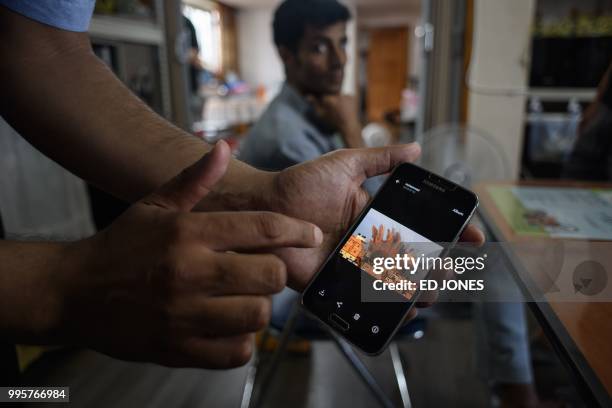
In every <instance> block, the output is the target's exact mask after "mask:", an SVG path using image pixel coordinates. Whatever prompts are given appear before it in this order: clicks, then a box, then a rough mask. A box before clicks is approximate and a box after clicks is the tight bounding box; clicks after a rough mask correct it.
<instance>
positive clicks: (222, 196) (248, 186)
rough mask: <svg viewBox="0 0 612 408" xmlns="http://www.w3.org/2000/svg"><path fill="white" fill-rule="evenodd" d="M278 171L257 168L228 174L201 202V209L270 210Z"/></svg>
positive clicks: (199, 206) (198, 207)
mask: <svg viewBox="0 0 612 408" xmlns="http://www.w3.org/2000/svg"><path fill="white" fill-rule="evenodd" d="M277 174H278V173H276V172H268V171H263V170H257V169H254V168H252V167H249V168H248V171H240V173H239V174H237V173H235V174H231V175H229V176H226V179H225V180H224V182H223V183H219V184H218V185H217V187H216V188H215V189H214V190H213V191H211V192H210V193H209V194H208V195H207V196H206V198H205V199H204V200H203V201H202V202H200V204H199V205H198V206H197V209H198V210H200V211H269V210H270V209H271V207H272V204H273V197H274V184H275V178H276V175H277Z"/></svg>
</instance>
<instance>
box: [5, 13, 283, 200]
mask: <svg viewBox="0 0 612 408" xmlns="http://www.w3.org/2000/svg"><path fill="white" fill-rule="evenodd" d="M0 37H1V38H2V42H0V60H1V61H2V64H0V89H2V94H3V95H2V99H1V100H0V115H2V116H3V117H4V118H5V119H6V120H7V121H8V122H9V123H10V124H11V125H12V126H13V127H14V128H15V129H16V130H17V131H19V133H20V134H22V135H23V136H24V137H25V138H26V139H27V140H28V141H29V142H30V143H32V144H33V145H34V146H36V147H37V148H38V149H39V150H41V151H42V152H43V153H44V154H46V155H47V156H49V157H51V158H52V159H54V160H55V161H57V162H59V163H61V164H62V165H63V166H64V167H66V168H67V169H69V170H70V171H72V172H74V173H75V174H77V175H79V176H80V177H82V178H84V179H85V180H87V181H89V182H91V183H93V184H95V185H97V186H99V187H100V188H102V189H104V190H106V191H108V192H110V193H112V194H114V195H116V196H118V197H121V198H123V199H125V200H128V201H134V200H136V199H138V198H140V197H142V196H144V195H146V194H147V193H148V192H150V191H152V190H154V189H155V188H156V187H158V186H160V185H161V184H163V183H164V182H165V181H167V180H168V179H170V178H172V177H173V176H174V175H175V174H177V173H178V172H180V171H181V169H183V168H185V167H187V166H188V165H190V164H192V163H194V162H196V161H197V160H198V159H199V158H201V157H202V155H203V154H204V153H205V152H207V151H208V150H209V149H210V148H209V147H208V146H207V145H206V144H205V143H203V142H202V141H200V140H198V139H196V138H195V137H193V136H191V135H189V134H187V133H186V132H183V131H182V130H180V129H178V128H177V127H175V126H173V125H171V124H170V123H168V122H167V121H166V120H164V119H163V118H161V117H160V116H158V115H157V114H156V113H154V112H153V111H152V110H151V109H149V108H148V107H147V106H146V105H145V104H144V103H143V102H142V101H140V100H139V99H138V98H137V97H136V96H134V95H133V94H132V93H131V92H130V91H129V90H128V89H127V88H126V87H125V86H124V85H123V84H122V83H121V82H120V81H119V80H118V79H117V78H116V77H115V75H114V74H113V73H112V72H111V71H110V70H109V69H108V68H107V67H106V65H104V63H102V62H101V61H100V60H99V59H98V58H97V57H96V56H95V55H94V54H93V52H92V50H91V46H90V42H89V37H88V36H87V34H84V33H74V32H68V31H63V30H58V29H55V28H52V27H50V26H47V25H44V24H41V23H38V22H35V21H33V20H30V19H28V18H26V17H23V16H21V15H19V14H17V13H14V12H11V11H9V10H8V9H6V8H4V7H1V6H0ZM266 176H267V174H266V173H264V172H260V171H257V170H255V169H253V168H251V167H249V166H247V165H245V164H242V163H240V162H238V161H237V160H232V163H231V165H230V168H229V170H228V172H227V174H226V176H225V177H224V178H223V180H222V182H221V183H219V184H218V187H217V188H216V190H215V191H213V192H212V194H211V195H210V196H208V197H207V198H206V200H205V201H204V202H203V205H202V207H204V208H206V209H242V208H247V207H248V208H251V209H254V208H258V203H257V202H256V201H257V200H258V199H257V196H258V191H263V188H262V183H263V184H265V183H266V180H269V179H271V177H266ZM255 179H256V180H257V182H255ZM254 187H258V190H257V191H255V190H254ZM250 189H253V191H251V190H250Z"/></svg>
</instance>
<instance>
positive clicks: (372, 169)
mask: <svg viewBox="0 0 612 408" xmlns="http://www.w3.org/2000/svg"><path fill="white" fill-rule="evenodd" d="M350 154H351V156H352V157H351V159H352V160H350V164H351V165H350V168H351V169H352V170H353V175H355V176H357V177H356V180H358V181H359V182H360V183H362V182H363V181H364V180H365V179H366V178H370V177H374V176H379V175H381V174H385V173H388V172H390V171H391V170H393V169H394V168H395V166H397V165H398V164H401V163H405V162H414V161H415V160H416V159H418V158H419V156H420V155H421V147H420V146H419V144H418V143H408V144H404V145H395V146H386V147H376V148H366V149H351V152H350Z"/></svg>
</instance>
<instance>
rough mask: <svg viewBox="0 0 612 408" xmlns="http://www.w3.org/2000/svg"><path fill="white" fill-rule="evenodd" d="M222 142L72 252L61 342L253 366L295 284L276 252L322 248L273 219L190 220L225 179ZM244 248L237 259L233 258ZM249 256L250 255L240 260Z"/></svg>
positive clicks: (309, 231) (306, 227)
mask: <svg viewBox="0 0 612 408" xmlns="http://www.w3.org/2000/svg"><path fill="white" fill-rule="evenodd" d="M229 159H230V152H229V147H228V146H227V144H225V143H224V142H220V143H218V144H217V146H216V147H215V148H214V149H213V150H212V151H211V152H210V153H208V154H207V155H205V156H204V157H203V158H202V159H201V160H200V161H198V162H197V163H196V164H194V165H193V166H191V167H189V168H187V169H186V170H185V171H183V172H182V173H181V174H180V175H179V176H177V177H176V178H175V179H173V180H172V181H170V182H168V183H167V184H165V185H164V186H162V187H161V188H160V189H158V190H157V191H155V192H154V193H152V194H150V195H149V196H148V197H146V198H144V199H143V200H141V201H139V202H137V203H136V204H134V205H132V206H131V207H130V208H129V209H128V210H127V211H126V212H125V213H124V214H123V215H122V216H121V217H119V218H118V219H117V220H116V221H115V222H114V223H113V224H112V225H111V226H110V227H109V228H108V229H106V230H104V231H102V232H100V233H99V234H97V235H95V236H93V237H92V238H90V239H87V240H84V241H80V242H77V243H74V244H72V245H69V246H68V247H67V249H66V255H65V257H64V258H65V259H66V260H70V262H68V261H67V262H66V268H65V270H64V271H63V272H62V274H61V276H58V277H57V279H58V280H59V281H60V283H61V284H60V285H59V287H60V288H61V291H60V296H59V298H60V300H61V308H60V309H61V313H60V314H59V317H58V320H59V322H58V324H57V327H58V329H57V333H58V336H59V337H60V339H59V340H60V341H64V342H66V343H70V344H79V345H85V346H88V347H91V348H93V349H96V350H98V351H101V352H104V353H106V354H108V355H111V356H114V357H118V358H122V359H127V360H142V361H152V362H156V363H161V364H164V365H169V366H196V367H209V368H227V367H234V366H239V365H242V364H245V363H246V362H247V361H248V360H249V359H250V356H251V352H252V344H253V341H252V333H253V332H255V331H257V330H260V329H262V328H264V327H266V326H267V324H268V321H269V318H270V299H269V296H270V295H272V294H274V293H277V292H279V291H281V290H282V289H283V288H284V287H285V283H286V281H287V272H286V267H285V264H284V263H283V262H282V261H281V260H280V259H279V258H278V257H276V256H274V255H270V254H244V252H260V251H268V250H269V249H270V248H278V247H283V246H289V247H316V246H318V245H319V244H320V243H321V241H322V234H321V231H320V230H319V229H318V228H317V227H316V226H314V225H312V224H310V223H308V222H305V221H300V220H296V219H293V218H290V217H288V216H285V215H280V214H275V213H270V212H209V213H192V212H190V211H191V210H192V208H193V207H194V206H195V205H196V203H198V202H199V201H200V200H201V198H202V197H204V196H205V195H206V194H207V193H208V192H209V190H210V189H211V188H212V187H213V185H215V183H217V182H218V181H219V179H220V178H221V177H222V176H223V175H224V174H225V172H226V169H227V166H228V162H229ZM228 251H236V252H228ZM240 252H242V253H240Z"/></svg>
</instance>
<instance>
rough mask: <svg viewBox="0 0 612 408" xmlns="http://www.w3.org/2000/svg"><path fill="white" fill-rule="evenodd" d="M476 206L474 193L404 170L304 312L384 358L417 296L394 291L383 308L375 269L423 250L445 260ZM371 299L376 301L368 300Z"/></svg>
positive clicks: (314, 288)
mask: <svg viewBox="0 0 612 408" xmlns="http://www.w3.org/2000/svg"><path fill="white" fill-rule="evenodd" d="M477 206H478V197H477V196H476V194H474V193H473V192H471V191H469V190H466V189H465V188H463V187H461V186H459V185H457V184H455V183H453V182H451V181H449V180H446V179H444V178H442V177H440V176H438V175H435V174H433V173H431V172H429V171H427V170H425V169H423V168H421V167H418V166H416V165H413V164H409V163H405V164H401V165H399V166H398V167H396V168H395V170H394V171H393V172H392V173H391V174H390V175H389V177H388V178H387V180H386V182H385V183H384V184H383V186H382V187H381V188H380V190H379V191H378V193H377V194H376V196H375V197H373V198H372V200H371V201H370V203H369V205H367V206H366V208H365V209H364V210H363V212H362V213H361V214H360V215H359V217H357V220H356V222H355V223H354V224H353V225H352V226H351V228H349V230H348V231H347V233H346V235H345V236H344V237H343V238H342V240H341V241H340V243H339V244H338V246H337V247H336V248H335V249H334V250H333V251H332V253H331V255H330V256H329V258H327V260H326V261H325V263H324V264H323V266H322V267H321V269H320V270H319V272H318V273H317V274H316V275H315V276H314V278H313V279H312V280H311V282H310V283H309V285H308V287H307V288H306V290H305V291H304V293H303V294H302V305H303V307H304V308H305V309H306V310H307V311H308V312H309V314H311V315H313V316H315V317H316V318H318V319H319V320H321V321H322V322H323V323H324V324H326V325H327V326H329V327H331V328H332V329H334V330H336V331H337V332H338V333H340V334H341V335H342V336H343V337H344V338H346V339H347V340H348V341H349V342H350V343H352V344H353V345H355V346H357V347H358V348H360V349H361V350H363V351H364V352H366V353H368V354H374V355H375V354H379V353H381V352H382V351H383V350H384V349H385V347H386V346H387V344H388V343H389V341H390V340H391V339H392V337H393V335H394V334H395V332H396V331H397V330H398V329H399V328H400V327H401V325H402V322H403V320H404V318H405V316H406V315H407V313H408V312H409V311H410V308H411V307H413V306H414V304H415V302H416V299H417V298H418V295H419V293H418V290H417V291H414V290H410V291H395V290H391V291H386V293H385V294H384V296H385V298H384V300H382V298H381V301H378V300H377V299H378V298H377V297H375V296H376V295H378V293H374V288H375V287H376V285H375V281H376V280H378V281H379V282H378V283H376V284H377V285H378V286H379V287H380V281H381V277H380V275H377V274H376V273H373V272H377V271H376V270H375V269H376V268H375V267H374V268H373V266H372V265H376V263H377V262H376V260H377V258H378V259H381V257H382V256H387V257H393V256H395V255H398V254H400V253H403V254H406V253H412V254H415V253H414V251H415V250H414V249H413V247H414V246H415V245H417V246H418V243H423V244H427V245H429V248H434V251H435V252H436V253H435V254H434V255H433V256H439V257H442V256H444V255H445V254H446V253H448V251H449V250H450V248H451V247H452V245H453V244H454V243H456V242H457V240H458V239H459V236H460V235H461V232H462V231H463V229H464V228H465V227H466V226H467V224H468V222H469V220H470V218H471V217H472V215H473V214H474V211H475V210H476V207H477ZM435 248H439V250H437V251H436V250H435ZM411 250H412V252H411ZM378 265H380V263H379V264H378ZM368 291H370V292H371V293H373V294H374V295H375V296H374V297H370V298H366V296H368V293H369V292H368ZM372 299H373V300H372Z"/></svg>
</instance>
